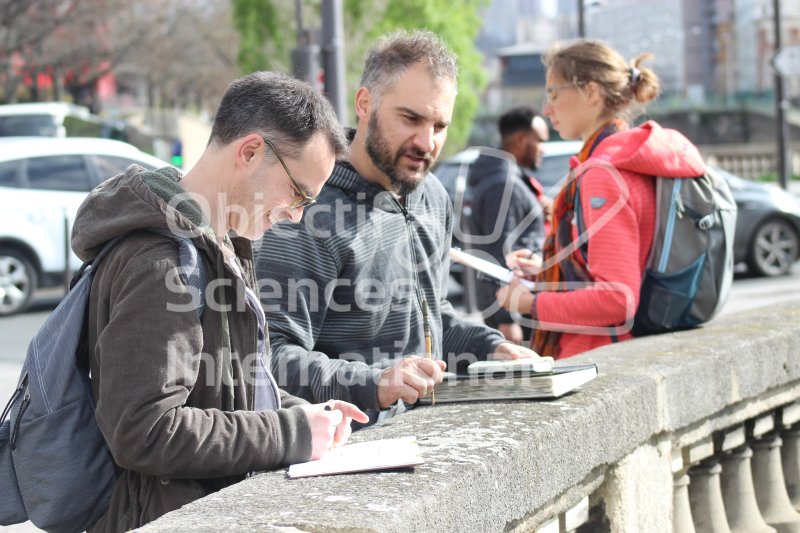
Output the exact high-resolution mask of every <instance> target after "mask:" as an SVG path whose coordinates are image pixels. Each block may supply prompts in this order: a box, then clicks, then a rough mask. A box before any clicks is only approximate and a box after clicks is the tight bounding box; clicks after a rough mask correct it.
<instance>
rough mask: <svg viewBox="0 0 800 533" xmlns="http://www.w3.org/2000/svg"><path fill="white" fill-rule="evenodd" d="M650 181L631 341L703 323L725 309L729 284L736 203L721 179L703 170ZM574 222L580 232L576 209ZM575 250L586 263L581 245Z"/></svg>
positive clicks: (731, 275)
mask: <svg viewBox="0 0 800 533" xmlns="http://www.w3.org/2000/svg"><path fill="white" fill-rule="evenodd" d="M655 180H656V219H655V220H656V225H655V232H654V235H653V244H652V246H651V247H650V254H649V257H648V260H647V268H646V270H645V274H644V278H643V279H642V286H641V290H640V293H639V306H638V307H637V308H636V315H635V316H634V320H633V330H632V333H633V335H634V336H642V335H649V334H653V333H663V332H667V331H675V330H681V329H688V328H692V327H695V326H698V325H700V324H702V323H704V322H708V321H709V320H711V319H712V318H714V316H716V314H717V313H718V312H719V311H720V309H722V306H724V305H725V302H726V301H727V300H728V292H729V290H730V287H731V283H732V282H733V234H734V231H735V229H736V202H735V200H734V199H733V195H732V194H731V190H730V188H729V187H728V183H727V182H726V181H725V179H724V178H723V177H722V176H720V175H719V174H718V173H717V172H715V171H714V169H713V168H711V167H708V166H706V167H705V173H704V174H703V175H702V176H697V177H694V178H662V177H656V178H655ZM578 191H579V192H578V194H580V187H579V189H578ZM575 203H576V205H578V206H580V205H581V204H580V201H579V200H576V202H575ZM577 219H578V228H579V231H580V232H583V229H584V223H583V216H582V213H581V212H580V209H578V210H577ZM581 251H582V253H583V256H584V258H586V257H587V254H586V248H585V245H584V247H582V248H581Z"/></svg>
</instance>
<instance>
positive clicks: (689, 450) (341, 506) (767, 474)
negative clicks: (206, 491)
mask: <svg viewBox="0 0 800 533" xmlns="http://www.w3.org/2000/svg"><path fill="white" fill-rule="evenodd" d="M798 325H800V300H797V301H793V302H790V303H787V304H782V305H775V306H772V307H769V308H763V309H759V310H755V311H751V312H745V313H740V314H736V315H731V316H727V317H724V318H722V319H719V320H715V321H713V322H712V323H710V324H708V325H706V326H705V327H703V328H699V329H696V330H691V331H684V332H679V333H673V334H666V335H660V336H654V337H645V338H641V339H636V340H633V341H628V342H624V343H620V344H616V345H612V346H607V347H604V348H601V349H598V350H594V351H592V352H589V353H586V354H582V355H580V356H577V357H575V358H572V359H570V360H569V361H568V362H570V363H571V362H574V363H585V362H593V363H597V365H598V367H599V369H600V375H599V376H598V377H597V379H595V380H594V381H593V382H590V383H588V384H586V385H585V386H584V387H582V389H581V390H579V391H578V392H576V393H574V394H571V395H568V396H565V397H563V398H560V399H557V400H553V401H536V402H533V401H516V402H492V403H473V404H450V405H441V406H435V407H424V408H419V409H415V410H413V411H411V412H409V413H406V414H403V415H402V416H399V417H396V418H394V419H391V420H389V421H387V422H386V423H383V424H381V425H379V426H377V427H374V428H371V429H367V430H364V431H360V432H357V433H356V434H354V435H353V437H352V440H353V441H364V440H372V439H379V438H393V437H401V436H406V435H416V436H417V438H418V441H419V443H420V446H421V448H422V451H423V454H424V457H425V461H426V462H425V464H424V465H421V466H418V467H416V468H415V469H413V470H405V471H395V472H383V473H364V474H353V475H343V476H331V477H320V478H309V479H298V480H289V479H287V478H286V473H285V470H280V471H275V472H269V473H266V474H262V475H259V476H256V477H253V478H250V479H248V480H245V481H244V482H242V483H239V484H237V485H234V486H232V487H229V488H227V489H225V490H223V491H220V492H219V493H216V494H213V495H211V496H209V497H206V498H204V499H201V500H198V501H196V502H193V503H191V504H189V505H187V506H185V507H183V508H182V509H180V510H178V511H175V512H173V513H170V514H167V515H165V516H164V517H162V518H160V519H159V520H157V521H155V522H153V523H151V524H149V525H147V526H145V527H144V528H142V529H141V531H143V532H172V531H183V530H199V531H326V532H328V531H361V532H367V531H454V532H471V531H475V532H491V531H511V532H522V531H544V532H553V533H555V532H559V531H560V532H565V531H614V532H642V531H647V532H668V531H675V532H698V533H699V532H727V531H731V532H745V531H747V532H756V531H765V532H766V531H779V532H794V531H798V532H800V514H798V512H797V509H800V429H798V428H800V404H798V401H799V400H800V335H799V334H798V333H800V327H799V326H798Z"/></svg>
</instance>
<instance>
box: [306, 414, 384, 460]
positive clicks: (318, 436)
mask: <svg viewBox="0 0 800 533" xmlns="http://www.w3.org/2000/svg"><path fill="white" fill-rule="evenodd" d="M300 408H301V409H302V410H303V411H305V413H306V417H307V418H308V424H309V426H310V428H311V459H321V458H322V457H323V456H324V455H325V453H327V452H328V451H329V450H330V449H331V448H337V447H339V446H342V445H343V444H344V443H345V442H347V439H348V438H349V437H350V432H351V427H350V422H352V421H353V420H355V421H357V422H361V423H362V424H366V423H367V422H369V417H368V416H367V415H366V414H364V413H363V412H362V411H361V409H359V408H358V407H356V406H355V405H353V404H351V403H347V402H343V401H340V400H329V401H327V402H325V403H318V404H313V405H311V404H307V405H302V406H301V407H300Z"/></svg>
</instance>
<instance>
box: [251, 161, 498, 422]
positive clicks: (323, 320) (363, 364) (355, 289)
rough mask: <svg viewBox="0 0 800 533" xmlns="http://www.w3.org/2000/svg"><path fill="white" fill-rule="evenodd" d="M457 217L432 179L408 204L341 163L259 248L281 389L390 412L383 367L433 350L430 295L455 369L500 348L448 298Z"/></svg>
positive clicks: (440, 340)
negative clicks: (380, 387)
mask: <svg viewBox="0 0 800 533" xmlns="http://www.w3.org/2000/svg"><path fill="white" fill-rule="evenodd" d="M404 204H405V205H404ZM451 222H452V207H451V205H450V200H449V198H448V196H447V193H446V192H445V190H444V188H443V187H442V185H441V183H439V180H438V179H436V178H435V177H434V176H433V175H432V174H430V175H429V176H428V177H427V178H426V179H425V180H424V181H423V182H422V184H421V185H420V186H419V187H418V188H417V189H416V190H415V191H414V192H413V193H411V194H409V195H408V196H407V197H406V199H405V202H404V203H401V201H399V200H398V199H397V197H396V196H395V195H394V194H392V193H390V192H388V191H386V190H385V189H383V188H382V187H381V186H379V185H377V184H373V183H370V182H368V181H366V180H365V179H364V178H363V177H361V176H360V175H359V174H358V173H357V172H356V171H355V169H354V168H353V167H352V166H350V165H349V164H347V163H338V164H337V165H336V167H335V169H334V171H333V174H332V176H331V177H330V179H329V180H328V182H327V183H326V185H325V187H324V188H323V189H322V192H321V193H320V195H319V197H318V200H317V203H316V204H314V205H312V206H310V207H307V208H306V209H305V213H304V215H303V219H302V220H301V222H299V223H291V222H282V223H281V224H278V225H277V226H275V227H273V228H272V231H270V232H267V234H266V235H265V236H264V238H263V240H262V241H261V243H260V247H259V250H258V252H257V276H258V279H259V289H260V291H261V292H260V296H261V301H262V304H263V306H264V310H265V312H266V316H267V322H268V324H269V337H270V344H271V347H272V356H271V366H272V371H273V373H274V375H275V378H276V379H277V381H278V385H279V386H280V387H281V388H283V389H285V390H287V391H289V392H291V393H293V394H296V395H298V396H300V397H302V398H305V399H308V400H310V401H313V402H323V401H326V400H328V399H331V398H336V399H341V400H346V401H349V402H352V403H355V404H356V405H358V406H359V407H361V408H362V409H372V410H376V409H379V406H378V401H377V392H376V384H377V380H378V378H379V376H380V373H381V371H382V370H383V369H385V368H387V367H389V366H391V365H392V364H393V363H394V362H395V361H396V360H397V359H398V358H402V357H404V356H406V355H413V354H417V355H424V353H425V351H424V350H425V342H424V335H423V319H422V310H421V309H422V301H423V300H424V301H425V302H426V303H427V304H428V308H429V310H430V311H429V312H430V315H429V316H430V323H431V330H432V339H433V352H434V353H433V355H434V357H436V358H439V359H442V358H443V359H445V361H446V362H447V363H448V370H451V371H455V370H461V369H463V368H464V367H465V366H466V365H467V364H469V363H470V362H472V361H476V360H484V359H486V357H487V356H488V354H490V353H492V352H494V349H495V348H496V346H497V345H498V344H499V343H500V342H501V341H502V340H503V337H502V335H501V334H500V333H499V332H497V331H496V330H493V329H490V328H488V327H486V326H484V325H479V324H476V323H472V322H467V321H464V320H463V319H461V318H460V317H458V316H457V315H456V314H455V312H454V311H453V308H452V306H451V305H450V303H449V302H448V301H447V300H446V299H445V298H446V296H447V284H448V268H449V259H448V251H449V248H450V239H451Z"/></svg>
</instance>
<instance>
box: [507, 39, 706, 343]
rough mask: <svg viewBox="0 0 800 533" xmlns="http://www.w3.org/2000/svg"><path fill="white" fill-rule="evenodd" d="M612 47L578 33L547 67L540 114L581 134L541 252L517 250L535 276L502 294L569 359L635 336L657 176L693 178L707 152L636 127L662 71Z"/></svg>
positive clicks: (525, 270)
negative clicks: (529, 285)
mask: <svg viewBox="0 0 800 533" xmlns="http://www.w3.org/2000/svg"><path fill="white" fill-rule="evenodd" d="M650 57H651V56H650V55H649V54H644V55H640V56H639V57H637V58H636V59H634V60H633V61H631V62H630V63H626V62H625V60H624V59H623V58H622V56H621V55H620V54H619V53H618V52H616V51H615V50H614V49H612V48H611V47H609V46H608V45H607V44H605V43H603V42H601V41H596V40H577V41H573V42H571V43H567V44H565V45H556V46H554V47H553V48H552V49H551V50H550V51H548V53H547V54H546V56H545V59H544V61H545V66H546V68H547V81H546V87H545V91H546V103H545V106H544V114H545V116H547V117H548V119H549V120H550V122H551V123H552V126H553V128H554V129H555V130H557V131H558V132H559V134H560V135H561V137H562V138H564V139H581V140H582V141H583V143H584V144H583V148H582V149H581V151H580V152H579V153H578V155H577V156H575V157H573V158H572V160H571V161H570V171H569V175H568V179H567V180H566V183H565V185H564V186H563V188H562V189H561V191H560V192H559V194H558V195H557V197H556V199H555V201H554V204H553V208H552V217H553V220H552V230H551V232H550V235H549V236H548V238H547V240H546V242H545V245H544V248H543V251H542V254H541V255H533V254H531V253H530V251H529V250H517V251H515V252H512V253H511V254H509V255H508V256H507V263H508V266H509V268H512V269H514V271H515V273H517V274H518V275H520V276H523V275H527V276H529V277H532V278H533V279H534V280H535V281H536V282H537V287H536V290H535V292H530V291H528V290H527V289H525V288H524V287H523V286H522V285H521V284H520V283H518V282H516V281H514V282H512V283H511V284H510V285H508V286H507V287H504V288H502V289H500V290H499V291H498V293H497V299H498V301H499V302H500V304H501V305H502V306H503V307H504V308H505V309H508V310H509V311H514V312H518V313H522V314H530V315H531V318H532V325H533V327H534V328H535V331H534V336H533V337H532V339H531V345H532V346H531V347H532V348H533V349H534V351H536V352H537V353H539V354H540V355H549V356H553V357H556V358H564V357H569V356H572V355H575V354H578V353H581V352H585V351H587V350H590V349H592V348H596V347H599V346H603V345H606V344H610V343H612V342H616V341H622V340H626V339H629V338H631V337H632V334H631V331H630V330H631V327H632V325H633V317H634V315H635V313H636V309H637V306H638V304H639V295H640V289H641V283H642V278H643V275H644V272H645V269H646V265H647V261H648V254H649V252H650V248H651V245H652V242H653V231H654V227H655V217H656V190H655V178H654V176H663V177H670V178H678V177H681V178H682V177H687V178H688V177H696V176H699V175H702V174H703V172H704V165H703V160H702V157H701V156H700V153H699V152H698V150H697V148H696V147H695V146H693V145H692V144H691V143H690V142H689V141H688V140H687V139H686V138H685V137H683V136H682V135H681V134H680V133H678V132H676V131H673V130H665V129H662V128H661V127H660V126H659V125H658V124H656V123H655V122H652V121H649V122H646V123H644V124H642V125H641V126H638V127H630V126H629V121H631V120H632V119H633V118H634V116H635V114H636V111H639V110H641V107H642V105H641V104H646V103H647V102H650V101H652V100H653V99H654V98H655V97H656V96H657V95H658V93H659V81H658V77H657V76H656V74H655V73H654V72H653V71H652V70H651V69H649V68H646V67H644V66H643V65H642V63H643V62H644V61H645V60H647V59H650Z"/></svg>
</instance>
